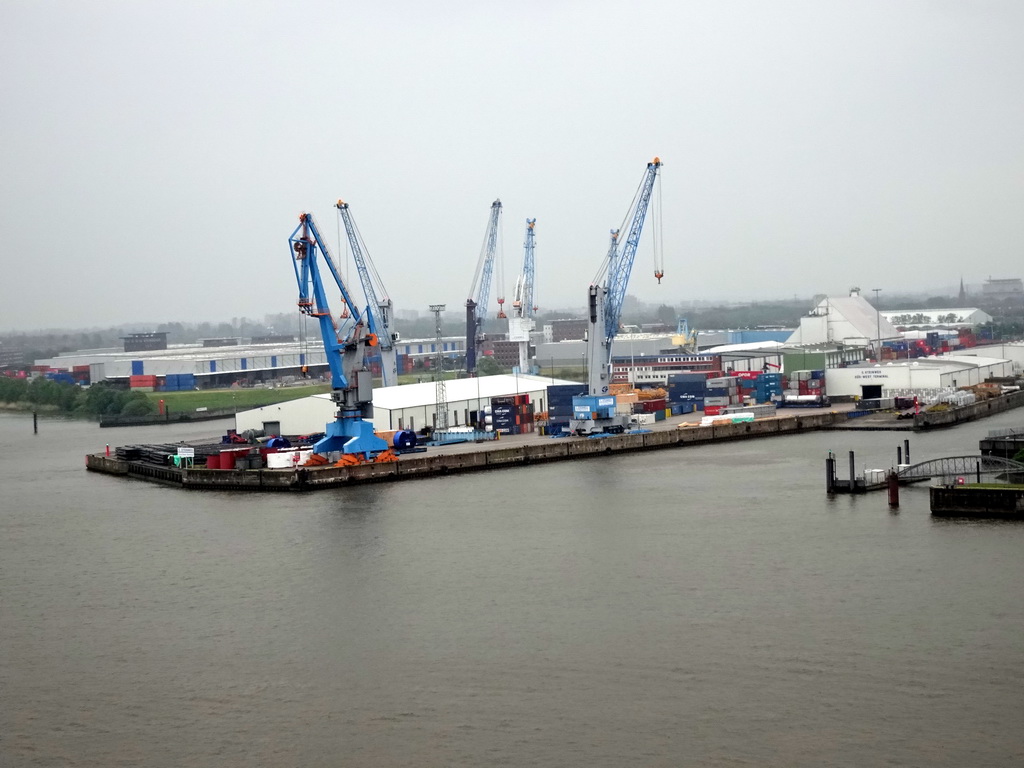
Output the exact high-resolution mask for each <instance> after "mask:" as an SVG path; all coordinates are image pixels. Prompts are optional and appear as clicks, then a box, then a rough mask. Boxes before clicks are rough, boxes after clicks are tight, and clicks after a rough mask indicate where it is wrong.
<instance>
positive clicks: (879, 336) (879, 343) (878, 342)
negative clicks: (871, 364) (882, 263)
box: [871, 288, 882, 365]
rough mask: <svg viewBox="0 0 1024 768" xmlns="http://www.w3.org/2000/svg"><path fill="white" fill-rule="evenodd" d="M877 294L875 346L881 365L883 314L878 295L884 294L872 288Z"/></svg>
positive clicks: (876, 357) (877, 361) (880, 290)
mask: <svg viewBox="0 0 1024 768" xmlns="http://www.w3.org/2000/svg"><path fill="white" fill-rule="evenodd" d="M871 290H872V291H874V292H875V331H876V334H877V338H876V346H875V362H876V363H878V364H879V365H881V363H882V312H881V310H880V309H879V306H878V294H880V293H881V292H882V289H881V288H872V289H871Z"/></svg>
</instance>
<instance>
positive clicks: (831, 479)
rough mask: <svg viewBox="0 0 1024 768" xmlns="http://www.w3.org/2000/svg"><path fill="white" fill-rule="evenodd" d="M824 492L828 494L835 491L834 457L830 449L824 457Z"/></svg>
mask: <svg viewBox="0 0 1024 768" xmlns="http://www.w3.org/2000/svg"><path fill="white" fill-rule="evenodd" d="M825 493H827V494H828V495H829V496H834V495H835V493H836V457H835V454H834V453H832V451H829V452H828V456H827V457H826V458H825Z"/></svg>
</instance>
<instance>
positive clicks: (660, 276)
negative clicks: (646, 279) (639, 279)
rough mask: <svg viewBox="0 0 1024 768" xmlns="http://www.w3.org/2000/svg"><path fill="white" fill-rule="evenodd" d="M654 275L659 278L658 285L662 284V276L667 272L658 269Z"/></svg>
mask: <svg viewBox="0 0 1024 768" xmlns="http://www.w3.org/2000/svg"><path fill="white" fill-rule="evenodd" d="M654 276H655V277H656V278H658V285H661V278H663V277H664V276H665V273H664V272H662V271H661V270H660V269H656V270H654Z"/></svg>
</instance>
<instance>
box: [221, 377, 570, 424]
mask: <svg viewBox="0 0 1024 768" xmlns="http://www.w3.org/2000/svg"><path fill="white" fill-rule="evenodd" d="M578 383H579V382H572V381H564V380H562V379H552V378H550V377H546V376H529V375H526V374H519V375H500V376H480V377H477V378H473V379H451V380H448V381H445V396H446V398H447V410H448V424H449V426H453V427H454V426H465V425H467V424H469V423H470V413H471V412H473V411H478V410H480V409H482V408H486V407H487V406H488V405H490V399H491V398H492V397H502V396H505V395H516V394H528V395H529V396H530V402H531V403H534V404H535V410H536V411H538V412H539V411H544V410H547V388H548V386H550V385H552V384H578ZM579 386H580V388H581V390H582V389H586V385H585V384H580V385H579ZM436 393H437V386H436V383H435V382H433V381H426V382H422V383H420V384H405V385H403V386H399V387H378V388H376V389H374V390H373V419H372V421H373V426H374V429H376V430H377V431H380V432H389V431H391V430H395V429H414V430H415V429H421V428H423V427H424V426H433V425H434V423H435V422H436V415H437V404H436ZM336 410H337V408H336V407H335V405H334V403H333V401H332V400H331V396H330V395H329V394H323V395H313V396H312V397H304V398H301V399H299V400H291V401H289V402H285V403H277V404H275V405H268V406H264V407H263V408H253V409H252V410H249V411H242V412H241V413H239V414H238V415H237V416H236V417H235V426H236V429H238V431H239V432H242V431H244V430H247V429H255V430H261V429H262V430H265V431H266V432H267V434H284V435H305V434H313V433H316V432H323V431H324V425H325V424H327V423H328V422H331V421H334V418H335V412H336Z"/></svg>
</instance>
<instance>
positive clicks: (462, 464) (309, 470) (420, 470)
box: [86, 413, 846, 491]
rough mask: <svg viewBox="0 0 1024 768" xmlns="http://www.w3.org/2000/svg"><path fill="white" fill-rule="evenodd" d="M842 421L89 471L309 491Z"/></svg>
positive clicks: (100, 462) (827, 417)
mask: <svg viewBox="0 0 1024 768" xmlns="http://www.w3.org/2000/svg"><path fill="white" fill-rule="evenodd" d="M845 418H846V416H845V414H843V413H816V414H806V415H799V416H786V417H782V418H774V419H763V420H761V421H753V422H744V423H741V424H715V425H712V426H707V427H698V426H694V427H683V428H677V429H664V430H657V431H652V432H640V433H631V434H623V435H610V436H607V437H600V438H576V437H571V438H560V439H554V438H553V439H550V440H543V441H537V442H532V443H527V444H524V445H511V446H505V445H501V444H498V443H489V444H487V445H486V446H481V447H479V448H477V449H475V450H466V451H456V452H451V453H438V454H432V455H431V454H417V455H413V456H403V457H402V458H401V459H399V460H398V461H395V462H385V463H381V464H356V465H353V466H344V467H332V466H324V467H297V468H296V469H290V470H280V469H274V470H267V469H236V470H221V469H206V468H191V467H186V468H181V469H179V468H176V467H158V466H155V465H151V464H146V463H143V462H134V461H124V460H120V459H115V458H110V457H106V456H104V455H102V454H93V455H89V456H87V457H86V466H87V468H88V469H90V470H93V471H96V472H105V473H107V474H114V475H122V476H128V477H137V478H139V479H145V480H152V481H157V482H165V483H170V484H174V485H180V486H182V487H184V488H190V489H195V490H242V491H309V490H316V489H319V488H336V487H342V486H348V485H359V484H363V483H376V482H389V481H395V480H406V479H413V478H416V477H436V476H439V475H448V474H457V473H460V472H473V471H479V470H486V469H500V468H502V467H516V466H520V467H521V466H528V465H532V464H543V463H547V462H551V461H565V460H567V459H579V458H587V457H594V456H608V455H611V454H616V453H635V452H639V451H648V450H658V449H664V448H672V447H685V446H689V445H706V444H710V443H717V442H722V441H726V440H744V439H750V438H757V437H771V436H774V435H786V434H795V433H799V432H804V431H813V430H817V429H827V428H828V427H831V426H832V425H833V424H835V423H837V422H839V421H843V420H845Z"/></svg>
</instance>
